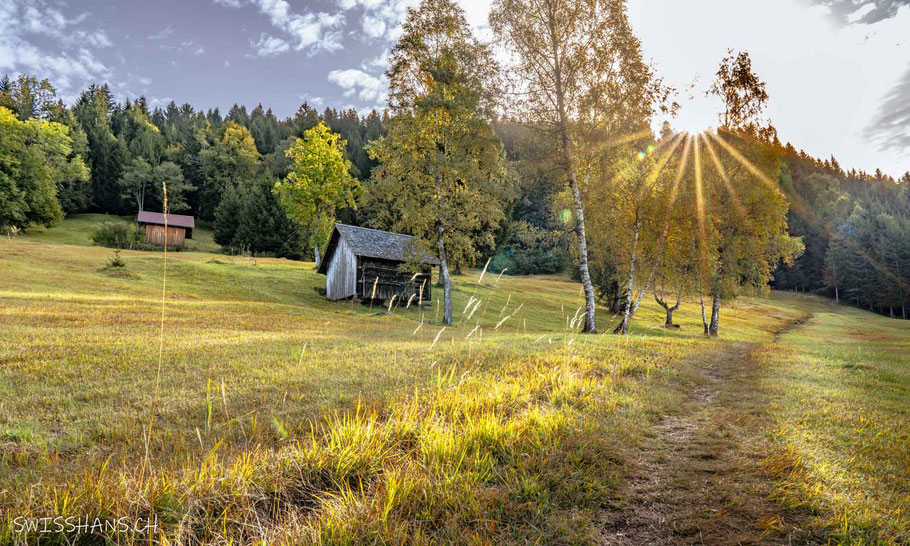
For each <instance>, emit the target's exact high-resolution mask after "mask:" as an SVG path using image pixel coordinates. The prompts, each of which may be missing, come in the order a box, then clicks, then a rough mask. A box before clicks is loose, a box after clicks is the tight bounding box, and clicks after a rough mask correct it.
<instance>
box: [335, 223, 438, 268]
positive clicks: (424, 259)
mask: <svg viewBox="0 0 910 546" xmlns="http://www.w3.org/2000/svg"><path fill="white" fill-rule="evenodd" d="M340 237H344V240H345V242H346V243H347V244H348V246H350V247H351V250H352V251H353V252H354V255H355V256H363V257H366V258H379V259H382V260H392V261H396V262H404V261H407V260H408V259H409V258H413V257H414V253H415V252H416V251H417V249H418V248H419V247H418V246H417V237H414V236H412V235H404V234H402V233H392V232H389V231H381V230H378V229H370V228H364V227H357V226H349V225H346V224H335V229H333V230H332V235H331V237H329V244H328V245H326V248H325V255H324V256H323V257H322V261H321V262H319V272H320V273H325V272H326V271H327V270H328V267H329V262H330V261H331V259H332V255H333V254H334V253H335V248H336V247H337V246H338V239H339V238H340ZM420 262H421V263H424V264H429V265H439V260H437V259H436V257H435V256H433V255H431V254H428V253H426V252H424V253H423V255H422V256H421V257H420Z"/></svg>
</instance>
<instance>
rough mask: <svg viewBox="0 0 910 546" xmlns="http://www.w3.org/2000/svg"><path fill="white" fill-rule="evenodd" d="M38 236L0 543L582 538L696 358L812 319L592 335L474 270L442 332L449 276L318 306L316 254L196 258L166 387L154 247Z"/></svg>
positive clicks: (777, 310) (179, 303)
mask: <svg viewBox="0 0 910 546" xmlns="http://www.w3.org/2000/svg"><path fill="white" fill-rule="evenodd" d="M50 235H53V234H50ZM48 237H49V235H45V236H43V238H42V239H41V240H35V239H30V238H29V237H23V238H21V239H19V240H16V241H14V242H13V244H12V245H11V246H9V247H7V248H5V249H4V250H3V252H4V254H3V256H2V258H0V259H2V263H3V268H4V283H3V285H2V287H0V302H2V306H0V362H2V366H0V514H2V519H0V542H15V541H22V540H34V539H35V538H36V537H35V536H26V537H24V538H23V535H21V534H17V532H16V526H15V524H14V520H15V518H16V517H17V516H32V517H38V516H66V515H81V516H92V517H96V516H97V517H100V518H114V517H120V516H131V517H133V516H149V515H152V514H155V515H157V516H158V517H159V518H160V521H161V529H160V530H159V531H158V533H157V534H156V535H155V536H154V537H153V538H155V539H159V540H162V541H167V542H171V543H175V542H176V543H195V542H205V543H229V542H230V543H246V542H250V541H254V540H263V539H265V540H273V541H276V542H295V541H296V542H317V543H326V544H329V543H331V544H336V543H338V544H353V543H363V542H376V543H401V544H404V543H430V542H464V543H485V542H496V543H499V542H503V543H526V542H535V541H537V542H540V543H584V542H591V541H594V540H596V539H597V537H598V536H599V535H598V531H599V530H598V525H599V524H598V521H600V518H601V514H602V511H603V508H604V506H606V505H609V504H610V503H611V502H612V500H611V499H615V498H616V497H617V496H619V495H621V494H622V490H623V488H624V487H625V483H626V481H627V479H628V472H629V468H628V467H627V462H628V460H629V458H630V457H632V456H634V450H635V446H637V445H639V444H640V442H641V440H642V438H644V437H645V435H646V434H647V433H648V432H649V431H651V430H652V429H653V427H654V426H655V424H656V423H658V422H659V419H660V417H661V416H662V415H664V414H667V413H672V412H674V411H679V409H680V408H681V404H683V403H684V399H685V392H686V388H687V386H688V385H690V384H691V381H692V375H691V374H692V372H691V369H692V366H693V364H692V363H693V362H698V361H700V360H704V359H709V360H710V358H711V355H712V354H713V353H714V351H716V350H718V349H720V348H722V347H723V346H724V345H723V344H724V343H730V342H731V341H736V342H737V343H742V344H754V345H756V346H758V344H767V343H771V342H772V341H773V332H775V331H777V330H779V329H780V328H782V327H783V325H785V324H787V323H788V322H791V321H793V320H794V319H795V318H797V317H799V316H802V313H803V312H802V311H800V310H799V309H793V308H792V305H791V303H790V301H791V300H790V299H778V300H775V301H766V300H748V301H742V302H737V303H736V304H735V306H734V308H733V309H727V310H725V312H724V315H723V323H722V328H723V332H722V333H723V335H724V337H725V340H724V341H721V342H717V341H709V340H705V339H703V338H702V337H701V336H700V332H701V324H700V316H699V315H698V312H697V309H696V307H695V306H694V305H691V304H689V305H684V307H683V309H682V310H681V312H680V313H679V317H678V318H679V322H680V323H681V324H682V329H681V331H679V332H669V331H665V330H663V329H661V328H659V327H658V326H659V324H661V323H662V320H663V317H662V312H661V311H660V309H659V308H657V307H656V306H653V305H650V304H649V305H648V306H646V307H644V308H643V309H642V311H640V313H639V316H637V317H636V321H635V322H634V323H633V335H632V336H628V337H617V336H611V335H602V336H579V335H577V334H575V332H574V327H575V326H577V320H576V321H573V318H575V317H577V316H578V315H577V309H578V307H579V306H580V305H581V304H582V297H581V292H580V290H579V287H578V285H577V284H576V283H573V282H571V281H570V280H568V279H565V278H562V277H526V278H513V277H499V278H498V277H496V276H494V275H490V274H487V275H485V276H484V278H483V282H482V284H478V282H477V281H478V280H479V276H480V272H471V273H469V274H468V275H466V276H465V277H459V278H456V282H457V285H456V290H455V310H456V317H455V320H456V324H455V325H454V326H452V327H449V328H445V329H443V328H442V327H441V326H440V325H439V324H438V323H437V317H438V303H439V302H438V296H439V295H440V292H439V291H435V292H434V296H436V298H435V299H434V302H433V303H434V305H433V307H432V309H430V310H426V311H421V310H419V309H417V308H416V306H412V307H410V308H405V306H406V302H403V303H402V307H395V306H393V307H392V308H391V309H390V310H387V309H386V308H384V307H383V308H374V309H371V308H369V307H366V306H362V305H360V304H355V305H353V306H352V305H351V304H350V303H344V302H338V303H332V302H327V301H325V300H324V298H322V297H320V296H319V295H318V294H317V293H316V291H315V290H314V289H315V288H316V287H318V286H320V285H321V284H322V283H323V282H324V278H323V277H321V276H319V275H316V274H315V272H314V271H313V267H312V264H303V263H295V262H289V261H286V260H271V259H256V260H251V259H248V258H231V257H227V256H216V255H212V254H202V253H192V252H182V253H177V254H169V257H168V260H169V264H168V271H169V276H168V287H169V289H168V298H167V300H166V302H165V324H164V332H165V344H164V351H163V359H162V366H161V385H160V390H159V391H158V392H157V394H156V390H155V382H156V369H157V363H158V358H157V357H158V345H157V341H158V331H159V330H158V329H159V327H160V322H159V320H160V315H159V313H160V303H161V302H160V287H161V284H160V283H161V270H162V267H161V266H162V263H161V256H160V254H155V253H150V252H129V251H124V252H123V253H122V254H121V256H122V257H123V259H124V260H125V262H126V267H124V268H116V269H117V271H112V270H111V269H109V268H108V269H105V264H106V261H107V260H108V258H109V257H110V256H111V251H110V250H108V249H101V248H95V247H86V246H72V245H63V244H56V243H55V242H53V241H49V240H48ZM463 309H466V311H465V312H463V313H462V312H461V311H462V310H463ZM389 311H390V312H389ZM607 319H608V317H607V315H606V313H604V312H601V318H600V320H601V321H602V322H601V323H602V324H604V325H606V323H607V322H608V320H607ZM882 320H885V319H882ZM573 322H574V323H576V324H573ZM794 334H795V332H794ZM819 335H826V334H825V333H824V332H823V333H821V334H819ZM888 335H889V336H890V335H892V334H888ZM893 335H894V336H895V339H901V338H900V335H899V332H898V333H894V334H893ZM889 339H891V338H890V337H889ZM880 343H886V342H880ZM899 346H900V345H894V346H890V345H889V346H887V347H885V348H884V349H883V350H885V351H890V350H893V349H895V348H897V347H899ZM900 347H902V346H900ZM772 369H776V368H773V367H771V366H769V367H768V370H769V375H768V377H769V380H772V378H773V377H775V376H774V375H773V374H771V373H770V370H772ZM774 373H779V372H777V371H775V372H774ZM780 373H783V372H780ZM904 385H905V386H906V383H904ZM780 396H781V397H784V398H782V399H786V400H789V398H787V397H788V396H790V393H781V394H780ZM867 404H868V403H867ZM890 410H891V411H894V408H893V407H891V408H890ZM904 415H905V414H904ZM785 417H786V414H784V413H782V414H781V420H782V422H785ZM781 430H783V429H781ZM820 430H821V429H820ZM901 453H902V454H903V455H904V456H906V453H907V451H906V449H904V450H903V451H901V448H900V447H897V448H894V450H893V451H892V452H891V454H885V455H883V457H884V458H885V459H888V460H889V461H890V460H891V458H893V457H894V456H896V454H901ZM873 466H874V465H873ZM882 468H889V469H890V468H892V467H889V466H887V465H884V464H883V465H882ZM787 502H791V501H787ZM892 504H893V503H892ZM900 517H904V518H905V517H906V516H900ZM900 517H897V516H893V515H892V520H893V521H898V522H899V521H900ZM904 521H906V520H904ZM879 523H880V522H879ZM897 529H898V530H899V529H900V528H899V527H897ZM892 535H893V534H892ZM893 536H899V535H893ZM71 538H73V537H72V536H67V535H66V534H65V533H64V534H58V535H43V536H41V539H42V541H44V542H47V541H65V540H67V539H71ZM112 538H113V539H115V540H116V541H118V542H134V541H142V540H147V539H148V538H149V537H148V536H146V535H130V534H119V535H112Z"/></svg>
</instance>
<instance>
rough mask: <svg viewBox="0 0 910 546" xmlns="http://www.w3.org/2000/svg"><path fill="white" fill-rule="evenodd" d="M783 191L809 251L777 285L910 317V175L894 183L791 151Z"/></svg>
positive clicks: (793, 228)
mask: <svg viewBox="0 0 910 546" xmlns="http://www.w3.org/2000/svg"><path fill="white" fill-rule="evenodd" d="M780 182H781V187H782V188H783V189H784V191H785V192H786V193H787V195H788V196H789V198H790V213H789V219H788V220H789V228H790V233H791V234H793V235H795V236H800V237H802V238H803V243H804V244H805V246H806V250H805V252H804V253H803V254H802V256H800V257H799V258H798V259H797V260H796V263H795V264H794V266H793V267H790V268H786V267H780V268H779V269H778V270H777V272H776V273H775V279H774V287H775V288H777V289H780V290H797V291H800V292H814V293H817V294H822V295H825V296H829V297H831V298H836V299H838V300H839V301H841V302H845V303H850V304H852V305H856V306H857V307H862V308H864V309H868V310H871V311H876V312H878V313H881V314H884V315H888V316H894V317H902V318H910V309H908V307H910V172H908V173H906V174H904V175H903V176H902V177H901V178H900V179H899V180H894V179H893V178H892V177H889V176H887V175H885V174H883V173H882V172H881V171H876V172H875V173H874V174H869V173H865V172H862V171H859V172H858V171H856V170H850V171H845V170H844V169H843V168H842V167H841V166H840V164H839V163H838V162H837V160H836V159H835V158H833V157H832V158H831V159H827V160H824V161H822V160H818V159H815V158H812V157H810V156H808V155H807V154H805V152H797V151H796V150H795V149H794V148H793V147H792V146H790V145H788V146H787V154H786V163H785V165H784V168H783V169H782V172H781V175H780Z"/></svg>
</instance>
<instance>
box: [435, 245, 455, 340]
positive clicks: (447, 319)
mask: <svg viewBox="0 0 910 546" xmlns="http://www.w3.org/2000/svg"><path fill="white" fill-rule="evenodd" d="M443 234H444V231H443V230H442V228H439V232H438V236H437V238H436V248H437V250H438V251H439V280H440V282H442V290H443V300H444V303H443V313H442V322H443V324H445V325H447V326H451V325H452V281H451V279H450V278H449V264H448V263H446V244H445V241H444V240H443Z"/></svg>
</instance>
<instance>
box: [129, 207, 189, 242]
mask: <svg viewBox="0 0 910 546" xmlns="http://www.w3.org/2000/svg"><path fill="white" fill-rule="evenodd" d="M136 223H138V224H139V226H140V227H141V228H142V231H143V232H144V233H145V242H146V243H149V244H152V245H157V246H164V242H165V240H166V241H167V246H169V247H178V246H183V245H184V242H185V239H192V238H193V228H194V227H196V220H195V218H193V217H192V216H186V215H183V214H168V215H167V231H166V232H165V225H164V214H162V213H160V212H148V211H144V210H141V211H139V214H138V215H137V216H136Z"/></svg>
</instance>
